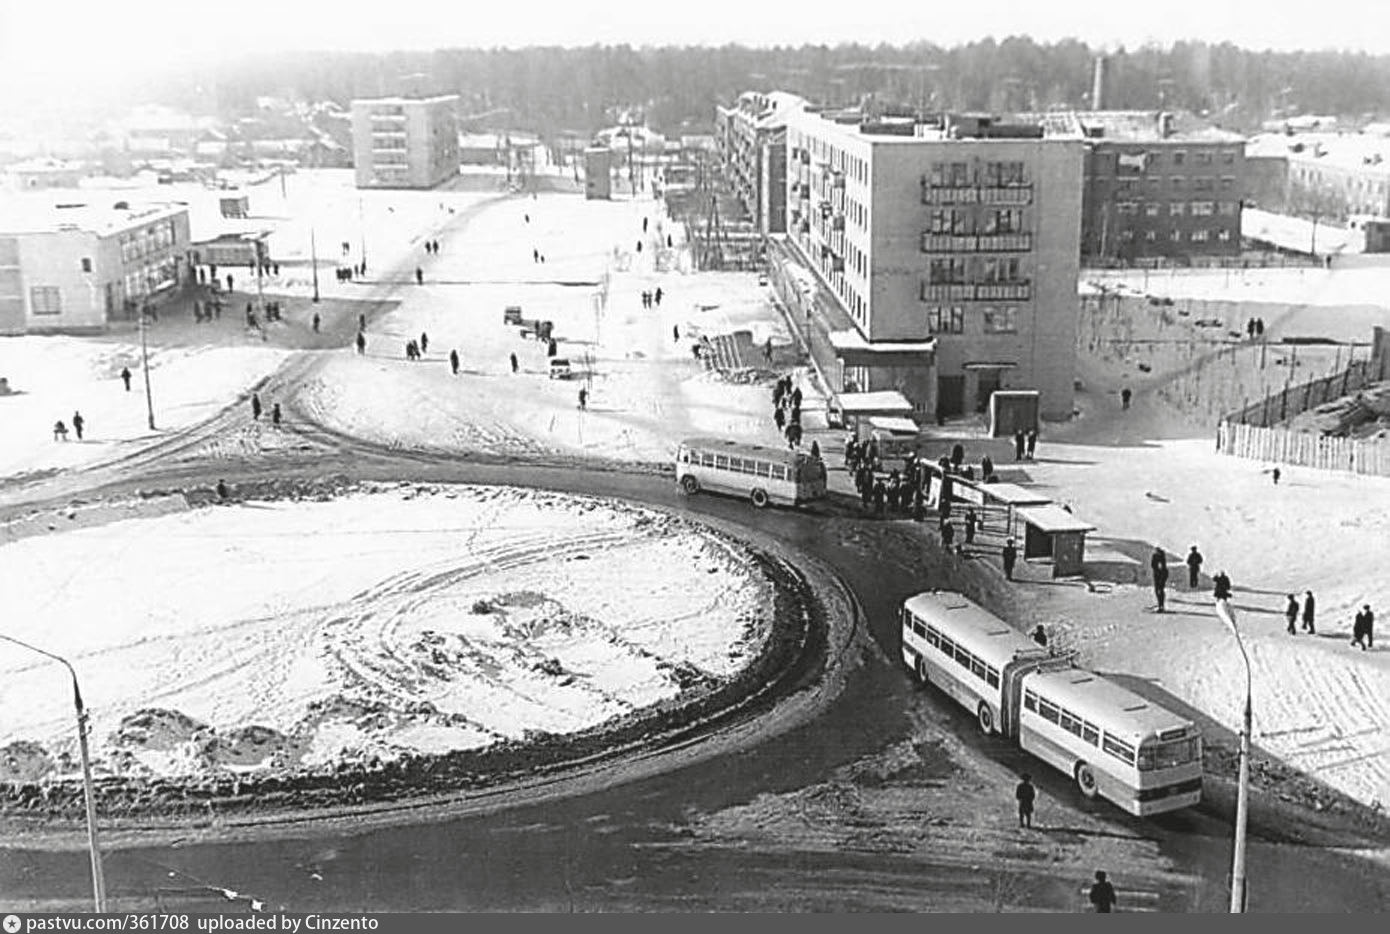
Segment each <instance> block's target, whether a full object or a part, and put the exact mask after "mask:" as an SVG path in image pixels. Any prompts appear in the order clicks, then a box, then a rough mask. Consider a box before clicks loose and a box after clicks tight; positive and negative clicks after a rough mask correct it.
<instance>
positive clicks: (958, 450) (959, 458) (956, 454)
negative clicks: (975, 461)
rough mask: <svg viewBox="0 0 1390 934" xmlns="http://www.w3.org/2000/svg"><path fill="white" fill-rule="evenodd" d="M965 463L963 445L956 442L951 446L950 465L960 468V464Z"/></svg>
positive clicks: (956, 468)
mask: <svg viewBox="0 0 1390 934" xmlns="http://www.w3.org/2000/svg"><path fill="white" fill-rule="evenodd" d="M963 463H965V445H963V444H957V445H955V446H953V447H952V448H951V467H952V468H953V469H955V470H960V465H961V464H963Z"/></svg>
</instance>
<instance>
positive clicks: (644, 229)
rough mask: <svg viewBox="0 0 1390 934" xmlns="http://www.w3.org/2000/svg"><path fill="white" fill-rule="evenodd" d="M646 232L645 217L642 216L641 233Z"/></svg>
mask: <svg viewBox="0 0 1390 934" xmlns="http://www.w3.org/2000/svg"><path fill="white" fill-rule="evenodd" d="M646 232H647V218H645V217H644V218H642V233H646Z"/></svg>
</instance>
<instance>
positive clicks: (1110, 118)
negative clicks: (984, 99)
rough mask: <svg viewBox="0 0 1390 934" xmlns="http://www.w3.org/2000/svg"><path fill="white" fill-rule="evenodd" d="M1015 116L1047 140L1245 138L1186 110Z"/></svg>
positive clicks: (1206, 140) (1215, 140) (1213, 140)
mask: <svg viewBox="0 0 1390 934" xmlns="http://www.w3.org/2000/svg"><path fill="white" fill-rule="evenodd" d="M1018 117H1019V118H1021V119H1031V120H1037V121H1038V122H1040V123H1042V125H1043V128H1044V131H1045V132H1046V134H1047V135H1048V136H1049V137H1052V136H1064V137H1073V136H1083V137H1085V138H1087V139H1103V140H1111V141H1114V142H1122V143H1239V142H1241V141H1242V140H1244V139H1245V137H1244V136H1242V135H1241V134H1239V133H1233V132H1231V131H1230V130H1223V129H1221V128H1220V127H1217V126H1213V125H1212V124H1210V123H1208V122H1207V121H1205V120H1203V119H1201V118H1200V117H1196V116H1194V115H1193V114H1191V113H1188V112H1187V111H1166V110H1059V111H1050V112H1047V113H1039V114H1019V115H1018Z"/></svg>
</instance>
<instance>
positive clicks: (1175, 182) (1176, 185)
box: [1168, 175, 1182, 191]
mask: <svg viewBox="0 0 1390 934" xmlns="http://www.w3.org/2000/svg"><path fill="white" fill-rule="evenodd" d="M1168 183H1169V185H1171V186H1172V189H1173V190H1174V191H1182V176H1181V175H1174V176H1173V177H1172V178H1170V179H1169V180H1168Z"/></svg>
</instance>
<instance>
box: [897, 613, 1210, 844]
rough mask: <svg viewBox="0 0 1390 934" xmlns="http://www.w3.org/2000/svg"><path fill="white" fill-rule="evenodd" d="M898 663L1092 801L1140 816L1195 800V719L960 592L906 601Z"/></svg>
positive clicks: (1198, 751) (1198, 747) (1198, 786)
mask: <svg viewBox="0 0 1390 934" xmlns="http://www.w3.org/2000/svg"><path fill="white" fill-rule="evenodd" d="M902 653H903V662H904V664H906V665H907V666H908V667H909V668H911V669H912V670H913V671H914V672H915V673H916V675H917V677H918V678H919V679H920V680H921V681H923V682H924V683H931V684H935V685H936V686H937V687H939V688H941V690H943V691H944V692H945V693H947V694H948V695H950V696H951V697H952V698H954V699H955V701H956V702H957V703H959V704H961V705H962V706H964V707H965V708H966V709H967V710H970V711H972V712H974V714H975V717H976V720H977V721H978V723H979V725H980V729H981V730H983V731H984V732H986V733H1000V734H1003V735H1004V736H1007V737H1009V738H1010V739H1013V740H1015V741H1017V743H1018V744H1019V746H1020V747H1021V748H1022V749H1024V750H1025V751H1026V752H1029V753H1031V754H1033V755H1034V756H1037V757H1038V758H1039V759H1042V760H1043V761H1044V762H1046V763H1048V764H1049V765H1051V766H1053V767H1054V768H1057V769H1060V770H1061V771H1062V772H1064V773H1066V774H1067V775H1070V776H1071V777H1072V779H1073V780H1074V781H1075V782H1076V787H1077V789H1078V790H1079V791H1080V792H1081V794H1082V795H1083V796H1085V797H1087V798H1095V797H1096V796H1098V795H1099V796H1100V797H1103V798H1105V799H1106V800H1108V801H1111V802H1113V803H1114V804H1116V805H1118V806H1119V807H1120V808H1123V809H1124V810H1126V811H1128V812H1129V813H1131V814H1136V815H1139V816H1141V817H1142V816H1146V815H1149V814H1161V813H1163V812H1165V811H1175V810H1178V809H1180V808H1185V807H1190V806H1191V805H1194V804H1196V803H1197V802H1198V801H1200V800H1201V798H1202V737H1201V731H1200V729H1199V728H1198V727H1197V725H1196V724H1195V723H1193V722H1192V721H1191V720H1188V719H1187V718H1185V717H1181V716H1179V715H1177V714H1175V713H1173V712H1172V711H1169V710H1166V709H1164V708H1163V707H1160V706H1158V705H1156V704H1154V703H1152V702H1150V701H1148V700H1145V699H1144V698H1143V697H1140V696H1139V695H1138V694H1135V693H1134V692H1132V691H1129V690H1126V689H1125V688H1122V687H1120V686H1119V685H1118V684H1115V683H1114V682H1113V681H1108V680H1106V679H1105V678H1102V677H1101V676H1100V675H1097V674H1095V673H1093V672H1090V671H1086V670H1085V669H1082V668H1077V667H1076V666H1075V665H1074V664H1073V663H1072V661H1071V659H1070V657H1068V656H1055V655H1052V654H1050V653H1049V652H1048V651H1047V650H1046V649H1043V648H1042V647H1040V646H1038V645H1037V644H1035V643H1034V642H1033V641H1032V640H1031V639H1029V638H1028V637H1026V636H1024V635H1023V634H1022V633H1020V632H1018V631H1017V630H1015V629H1013V628H1012V627H1010V626H1009V625H1008V624H1007V623H1005V622H1004V621H1003V620H1001V619H999V618H998V617H997V616H994V615H993V614H992V613H990V612H988V611H987V610H985V609H984V608H983V607H981V606H979V605H977V604H975V603H973V602H972V601H970V600H969V599H968V598H966V597H964V596H962V595H961V594H958V593H952V592H949V591H932V592H929V593H920V594H917V595H916V596H913V597H909V598H908V599H907V600H906V601H904V603H903V608H902Z"/></svg>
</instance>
